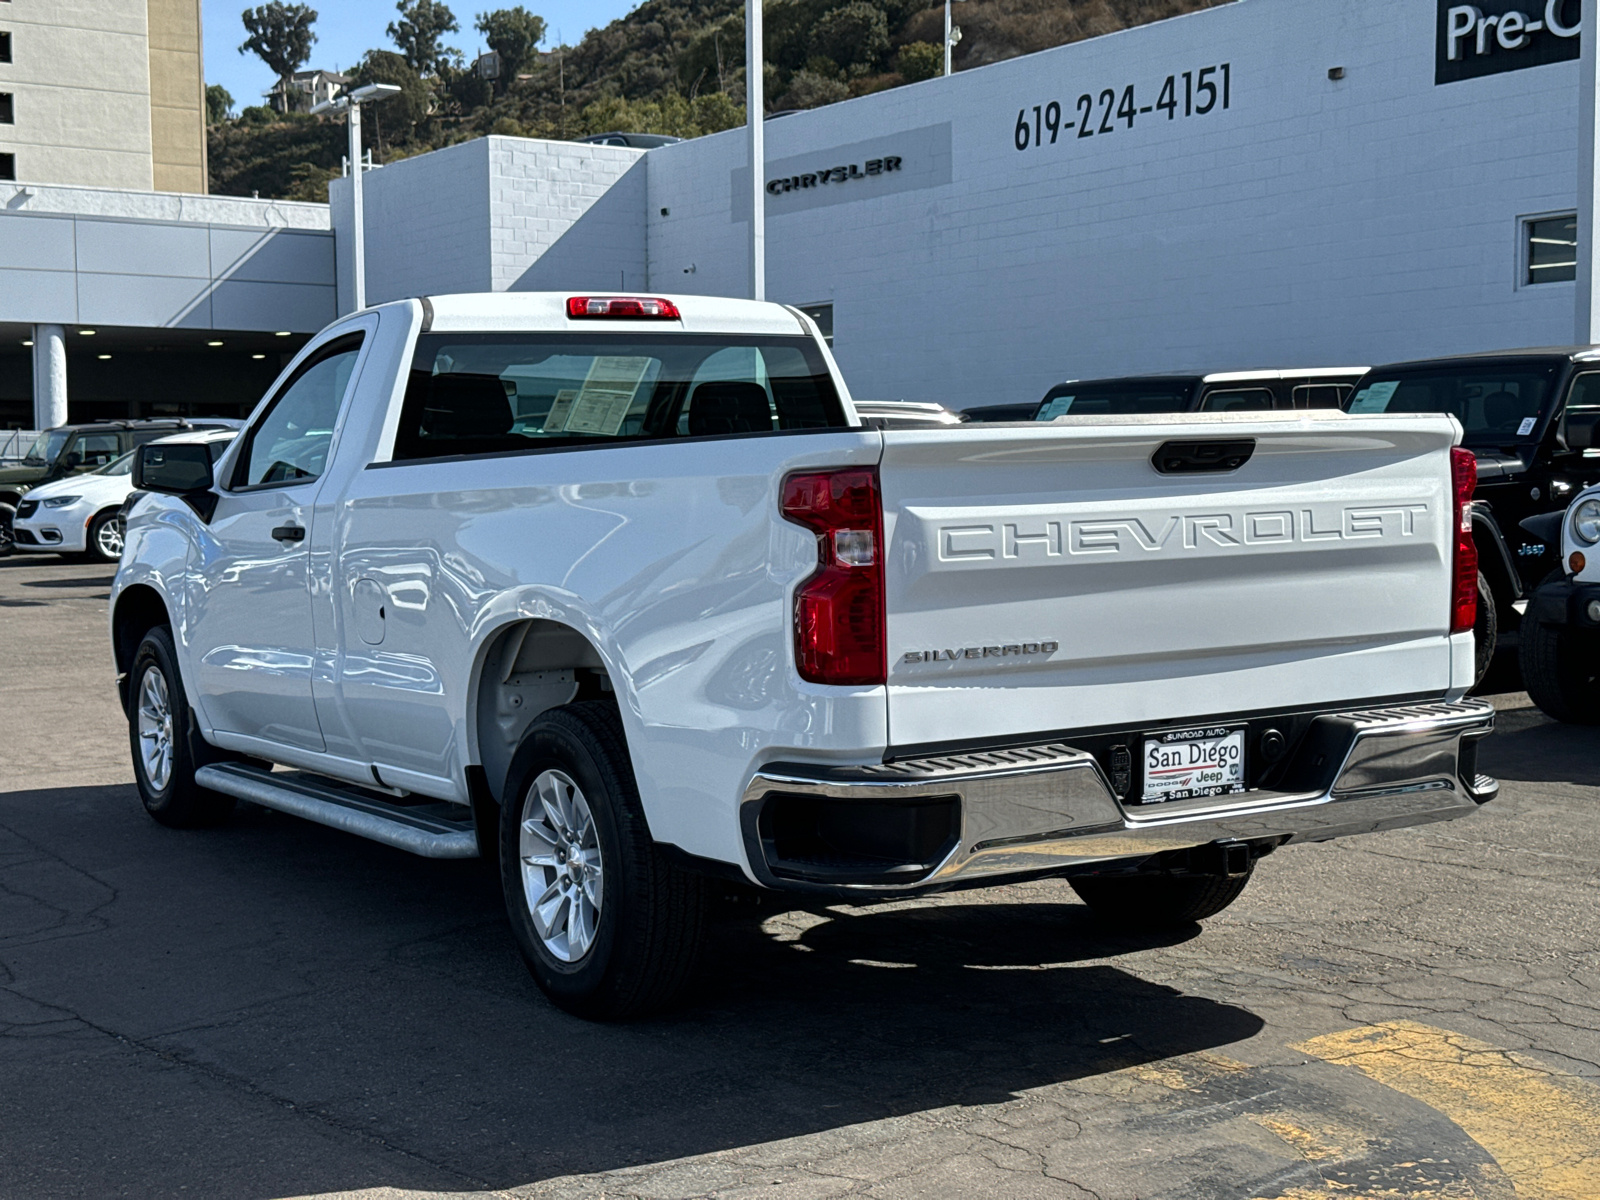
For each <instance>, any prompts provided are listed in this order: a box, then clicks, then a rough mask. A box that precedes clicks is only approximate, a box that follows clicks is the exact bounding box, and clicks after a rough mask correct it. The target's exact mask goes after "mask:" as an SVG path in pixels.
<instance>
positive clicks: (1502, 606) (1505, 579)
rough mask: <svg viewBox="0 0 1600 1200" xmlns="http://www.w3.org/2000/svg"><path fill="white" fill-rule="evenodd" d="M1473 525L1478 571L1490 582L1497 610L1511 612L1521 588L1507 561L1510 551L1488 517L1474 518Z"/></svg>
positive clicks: (1512, 568) (1513, 613)
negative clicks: (1476, 545)
mask: <svg viewBox="0 0 1600 1200" xmlns="http://www.w3.org/2000/svg"><path fill="white" fill-rule="evenodd" d="M1472 525H1473V533H1474V534H1475V535H1477V542H1478V570H1479V572H1481V573H1482V575H1483V577H1484V578H1485V579H1487V580H1488V581H1489V590H1490V591H1491V592H1492V593H1493V594H1494V603H1495V608H1496V609H1498V610H1500V612H1502V613H1504V612H1507V611H1511V602H1512V601H1513V600H1515V599H1516V598H1517V594H1518V592H1519V591H1520V590H1521V587H1520V585H1519V584H1518V582H1517V580H1516V579H1515V577H1514V576H1513V575H1512V572H1513V571H1514V570H1515V568H1514V567H1512V566H1511V564H1510V563H1509V562H1508V561H1507V557H1506V556H1507V554H1508V553H1509V551H1508V549H1507V548H1506V545H1505V541H1504V539H1503V538H1501V537H1500V535H1499V530H1498V529H1497V528H1496V526H1495V525H1494V524H1493V522H1491V521H1490V520H1489V519H1488V518H1486V517H1483V516H1476V517H1474V519H1473V522H1472ZM1511 615H1512V616H1513V617H1515V616H1516V613H1515V612H1512V614H1511Z"/></svg>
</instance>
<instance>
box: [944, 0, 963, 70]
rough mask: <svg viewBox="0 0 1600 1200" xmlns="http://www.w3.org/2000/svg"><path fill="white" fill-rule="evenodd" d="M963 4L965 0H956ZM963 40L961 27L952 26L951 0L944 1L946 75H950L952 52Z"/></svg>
mask: <svg viewBox="0 0 1600 1200" xmlns="http://www.w3.org/2000/svg"><path fill="white" fill-rule="evenodd" d="M956 2H957V3H962V2H963V0H956ZM960 40H961V27H960V26H959V25H952V24H950V0H944V73H945V74H946V75H948V74H950V51H951V50H953V49H955V45H956V43H957V42H959V41H960Z"/></svg>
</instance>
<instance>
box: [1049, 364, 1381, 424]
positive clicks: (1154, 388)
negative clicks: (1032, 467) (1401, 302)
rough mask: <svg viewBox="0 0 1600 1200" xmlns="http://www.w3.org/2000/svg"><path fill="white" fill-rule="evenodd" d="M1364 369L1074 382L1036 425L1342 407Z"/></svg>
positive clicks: (1056, 392) (1055, 393)
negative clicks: (1060, 420)
mask: <svg viewBox="0 0 1600 1200" xmlns="http://www.w3.org/2000/svg"><path fill="white" fill-rule="evenodd" d="M1366 370H1367V368H1365V367H1311V368H1301V369H1299V370H1290V371H1219V372H1215V373H1213V374H1210V375H1127V376H1123V377H1121V378H1118V379H1088V380H1070V381H1068V382H1067V383H1059V384H1057V385H1056V386H1055V387H1053V388H1051V389H1050V391H1049V392H1048V393H1046V395H1045V398H1044V399H1043V400H1041V401H1040V402H1039V407H1038V409H1037V411H1035V413H1034V415H1033V419H1034V420H1035V421H1053V420H1055V419H1056V418H1057V417H1064V416H1067V415H1068V414H1069V413H1070V414H1071V415H1072V416H1075V417H1081V416H1095V415H1097V414H1100V415H1113V416H1133V415H1136V414H1139V413H1182V412H1272V411H1274V410H1277V411H1282V410H1284V409H1294V408H1338V407H1340V406H1341V404H1342V403H1343V402H1344V400H1345V399H1346V398H1347V397H1348V396H1349V395H1350V392H1351V390H1352V388H1353V387H1354V385H1355V382H1356V380H1358V379H1360V378H1361V376H1362V375H1364V374H1366Z"/></svg>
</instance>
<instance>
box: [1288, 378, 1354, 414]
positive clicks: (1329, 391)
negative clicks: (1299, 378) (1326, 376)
mask: <svg viewBox="0 0 1600 1200" xmlns="http://www.w3.org/2000/svg"><path fill="white" fill-rule="evenodd" d="M1351 390H1352V388H1351V385H1350V384H1347V383H1302V384H1301V385H1299V386H1298V387H1296V388H1295V389H1294V406H1295V407H1296V408H1340V407H1342V406H1343V405H1344V402H1345V398H1346V397H1348V396H1349V395H1350V392H1351Z"/></svg>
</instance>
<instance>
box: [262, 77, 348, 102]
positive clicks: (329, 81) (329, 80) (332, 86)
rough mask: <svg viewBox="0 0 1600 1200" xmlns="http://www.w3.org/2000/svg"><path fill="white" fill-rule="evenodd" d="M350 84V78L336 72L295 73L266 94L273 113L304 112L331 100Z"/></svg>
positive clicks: (274, 85) (276, 84)
mask: <svg viewBox="0 0 1600 1200" xmlns="http://www.w3.org/2000/svg"><path fill="white" fill-rule="evenodd" d="M349 82H350V76H348V75H341V74H339V72H337V71H296V72H295V73H294V74H293V75H292V76H290V78H289V79H287V80H283V79H280V80H278V82H277V83H275V84H273V85H272V90H271V91H269V92H268V93H267V102H268V103H269V104H271V105H272V108H273V110H274V111H275V112H289V111H291V110H292V111H294V112H306V111H308V110H309V109H310V108H312V106H314V105H317V104H321V103H324V102H325V101H328V100H332V99H333V98H334V97H335V96H337V95H338V94H339V93H340V92H342V91H343V90H344V89H345V87H346V85H348V84H349Z"/></svg>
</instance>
